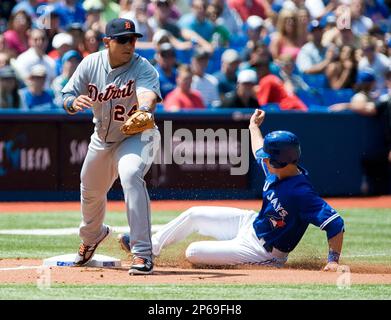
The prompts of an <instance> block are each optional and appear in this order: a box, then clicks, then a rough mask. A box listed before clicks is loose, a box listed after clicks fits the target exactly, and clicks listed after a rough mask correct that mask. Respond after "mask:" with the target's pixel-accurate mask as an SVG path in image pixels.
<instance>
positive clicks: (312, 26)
mask: <svg viewBox="0 0 391 320" xmlns="http://www.w3.org/2000/svg"><path fill="white" fill-rule="evenodd" d="M323 28H324V23H323V22H322V21H321V22H320V21H318V20H312V21H311V22H310V23H309V24H308V26H307V30H308V32H312V31H314V30H315V29H323Z"/></svg>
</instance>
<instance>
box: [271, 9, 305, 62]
mask: <svg viewBox="0 0 391 320" xmlns="http://www.w3.org/2000/svg"><path fill="white" fill-rule="evenodd" d="M299 51H300V43H299V38H298V22H297V13H296V12H295V11H290V10H282V11H281V12H280V13H279V15H278V20H277V32H275V33H274V34H273V35H272V40H271V43H270V52H271V54H272V57H273V59H277V58H278V57H279V56H280V55H282V54H290V55H291V56H293V57H294V58H295V59H296V57H297V55H298V54H299Z"/></svg>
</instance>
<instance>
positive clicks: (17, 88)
mask: <svg viewBox="0 0 391 320" xmlns="http://www.w3.org/2000/svg"><path fill="white" fill-rule="evenodd" d="M390 5H391V1H388V0H372V1H365V2H364V1H363V0H311V1H309V0H287V1H283V0H228V1H223V0H209V1H208V0H178V1H174V0H152V1H148V0H118V1H114V0H86V1H80V0H61V1H53V0H46V1H45V0H20V1H16V0H2V1H1V2H0V108H22V109H24V110H32V109H33V110H51V109H59V108H61V89H62V87H63V86H64V85H65V84H66V82H67V81H68V79H69V78H70V77H71V76H72V74H73V72H74V71H75V69H76V67H77V65H78V63H79V62H80V61H81V60H82V59H83V57H85V56H87V55H89V54H91V53H93V52H96V51H99V50H101V49H102V41H101V40H102V38H103V37H104V30H105V24H106V22H107V21H109V20H110V19H112V18H115V17H123V18H128V19H131V20H133V21H134V22H135V25H136V30H137V31H138V32H141V33H142V34H143V35H144V37H143V38H141V39H139V41H138V42H137V44H136V50H137V52H138V53H139V54H141V55H142V56H145V57H146V58H148V59H149V60H150V61H153V64H154V65H155V67H156V69H157V71H158V72H159V75H160V82H161V91H162V96H163V98H164V100H163V104H162V106H161V108H162V109H163V110H166V111H177V110H182V109H208V108H209V109H212V108H255V107H258V106H261V107H265V108H266V107H267V106H273V107H274V108H277V110H297V111H302V112H307V111H311V110H317V109H319V108H323V109H326V110H329V111H330V112H335V111H341V110H346V109H351V110H353V111H357V112H359V113H362V114H373V113H375V112H376V103H377V102H382V101H383V102H384V101H385V100H387V99H388V95H389V90H391V71H390V70H391V69H390V66H391V60H390V59H391V24H390V23H391V19H390ZM327 108H328V109H327Z"/></svg>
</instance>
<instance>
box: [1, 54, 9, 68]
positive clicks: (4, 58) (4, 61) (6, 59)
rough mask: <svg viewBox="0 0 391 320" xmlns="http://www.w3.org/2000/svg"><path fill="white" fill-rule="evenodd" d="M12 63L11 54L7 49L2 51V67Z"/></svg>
mask: <svg viewBox="0 0 391 320" xmlns="http://www.w3.org/2000/svg"><path fill="white" fill-rule="evenodd" d="M10 63H11V55H10V54H9V53H8V52H7V51H0V68H2V67H5V66H9V65H10Z"/></svg>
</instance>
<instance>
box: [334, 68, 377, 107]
mask: <svg viewBox="0 0 391 320" xmlns="http://www.w3.org/2000/svg"><path fill="white" fill-rule="evenodd" d="M375 82H376V75H375V72H374V70H371V69H367V70H359V71H358V73H357V79H356V85H355V91H356V92H357V93H356V94H355V95H354V96H353V97H352V99H351V101H350V102H347V103H337V104H334V105H332V106H330V107H329V110H330V111H332V112H337V111H343V110H352V111H354V112H357V113H361V114H368V113H370V112H371V111H370V110H373V107H374V104H375V99H374V97H373V94H372V92H373V89H374V86H375Z"/></svg>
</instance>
